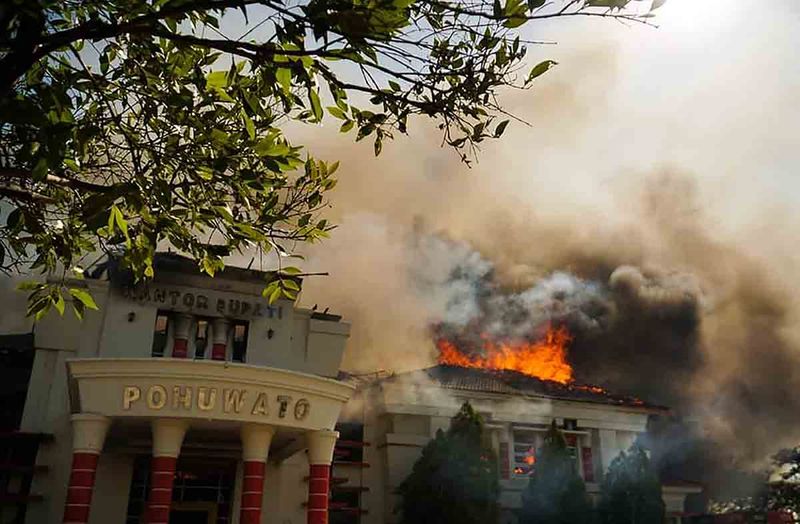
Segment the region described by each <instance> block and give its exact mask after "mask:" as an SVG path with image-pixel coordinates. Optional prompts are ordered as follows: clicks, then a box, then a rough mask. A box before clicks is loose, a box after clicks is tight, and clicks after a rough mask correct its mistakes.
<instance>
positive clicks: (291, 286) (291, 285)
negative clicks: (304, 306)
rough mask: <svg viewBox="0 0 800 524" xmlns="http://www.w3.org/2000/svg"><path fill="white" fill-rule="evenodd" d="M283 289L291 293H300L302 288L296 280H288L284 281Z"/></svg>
mask: <svg viewBox="0 0 800 524" xmlns="http://www.w3.org/2000/svg"><path fill="white" fill-rule="evenodd" d="M283 288H284V289H288V290H289V291H300V286H299V285H298V284H297V282H295V281H294V280H290V279H286V280H284V281H283Z"/></svg>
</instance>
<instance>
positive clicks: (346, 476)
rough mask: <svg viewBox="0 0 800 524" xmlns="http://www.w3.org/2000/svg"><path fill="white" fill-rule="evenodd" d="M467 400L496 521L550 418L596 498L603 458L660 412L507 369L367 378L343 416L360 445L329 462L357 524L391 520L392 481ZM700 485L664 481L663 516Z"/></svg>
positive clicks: (513, 496)
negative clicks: (491, 478) (475, 415)
mask: <svg viewBox="0 0 800 524" xmlns="http://www.w3.org/2000/svg"><path fill="white" fill-rule="evenodd" d="M465 401H469V402H470V403H471V404H472V406H473V408H475V409H476V411H478V412H479V413H480V414H481V415H482V417H483V419H484V421H485V427H486V429H487V430H488V432H489V435H490V438H491V442H492V447H493V449H494V451H495V453H496V454H497V456H498V457H499V468H498V469H499V474H500V479H499V482H500V488H501V495H500V505H501V511H502V516H501V524H514V523H515V522H516V516H515V513H516V510H518V509H519V508H520V507H521V503H522V500H521V498H522V497H521V496H522V491H523V490H524V489H525V487H526V486H527V482H528V476H529V474H530V472H531V468H532V466H533V464H534V463H535V458H536V457H535V453H536V449H537V448H538V447H539V446H540V445H541V444H542V439H543V437H544V434H545V432H546V431H547V429H548V427H549V426H550V424H551V423H552V421H553V420H555V421H556V423H557V424H558V425H559V427H560V428H562V430H563V432H564V434H565V437H566V439H567V443H568V445H569V448H570V451H571V454H572V457H573V459H574V461H575V467H576V470H577V471H578V473H579V474H580V476H581V477H582V478H583V480H584V481H585V483H586V487H587V491H588V492H589V494H590V496H592V497H593V498H595V499H596V498H597V497H598V495H599V491H600V481H601V479H602V477H603V474H604V473H605V471H606V470H607V469H608V467H609V465H610V464H611V461H612V460H614V458H615V457H617V456H618V455H619V453H620V452H621V451H626V450H628V449H629V448H630V446H631V445H632V444H633V443H634V441H635V440H636V439H637V437H638V436H639V435H641V434H642V433H644V432H645V431H646V429H647V422H648V418H649V417H650V416H653V415H659V414H662V413H664V412H665V408H663V407H659V406H652V405H649V404H647V403H645V402H642V401H641V400H638V399H632V398H626V397H620V396H614V395H610V394H608V393H606V392H603V391H601V390H599V389H597V388H581V387H571V386H562V385H559V384H556V383H552V382H544V381H540V380H538V379H535V378H532V377H528V376H526V375H521V374H519V373H514V372H502V373H498V372H487V371H483V370H476V369H465V368H458V367H451V366H436V367H432V368H429V369H424V370H419V371H414V372H410V373H403V374H398V375H392V376H390V377H387V378H382V379H378V380H375V381H371V382H370V383H368V384H366V385H364V386H362V387H361V388H359V391H358V392H357V393H356V395H355V396H354V397H353V399H352V400H351V401H350V403H349V404H348V406H347V407H346V410H345V412H344V413H343V417H342V419H343V420H348V421H350V422H351V424H352V425H353V426H354V427H361V428H362V429H361V430H362V431H363V440H364V442H365V444H368V445H365V446H364V447H363V451H362V452H361V454H360V455H359V460H352V461H349V462H348V461H341V462H337V460H336V459H335V460H334V473H333V476H334V478H335V480H336V482H337V483H338V484H339V485H342V486H345V487H346V486H351V487H352V488H351V489H352V490H354V491H356V492H358V493H359V497H358V498H356V497H352V496H351V500H350V501H348V503H349V504H350V505H353V504H355V503H358V504H359V507H360V509H361V520H360V524H392V523H395V522H397V521H398V518H399V515H398V514H397V513H396V512H395V508H396V507H397V506H398V502H399V500H398V498H397V495H396V494H395V493H396V490H397V488H398V486H399V485H400V483H401V482H402V481H403V480H404V479H405V478H406V477H407V476H408V474H409V473H410V472H411V469H412V467H413V465H414V462H415V461H416V460H417V458H418V457H419V456H420V454H421V452H422V448H423V447H424V446H425V445H426V444H427V443H428V442H429V441H430V440H431V439H432V438H433V437H434V436H435V435H436V432H437V431H438V430H440V429H441V430H444V431H446V430H447V428H448V427H449V425H450V421H451V418H452V417H453V416H454V415H455V414H456V413H457V412H458V410H459V408H460V407H461V405H462V404H463V403H464V402H465ZM360 424H363V426H359V425H360ZM343 427H344V425H343ZM346 452H347V450H345V449H342V450H341V451H340V453H341V454H346ZM362 457H363V458H362ZM700 491H701V488H700V487H699V486H697V485H691V484H681V485H665V486H662V494H663V498H664V502H665V506H666V508H667V513H668V515H669V517H670V519H669V520H670V522H680V515H682V514H683V511H684V501H685V499H686V497H687V495H689V494H692V493H699V492H700ZM335 497H336V492H335V491H334V499H335ZM350 522H355V520H351V521H350Z"/></svg>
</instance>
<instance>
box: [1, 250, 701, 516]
mask: <svg viewBox="0 0 800 524" xmlns="http://www.w3.org/2000/svg"><path fill="white" fill-rule="evenodd" d="M156 275H157V278H156V280H155V281H154V282H152V283H150V284H149V285H148V286H147V287H141V286H139V287H136V286H131V285H128V284H127V283H126V279H125V275H124V274H120V273H118V272H116V271H114V267H113V265H111V266H109V267H108V268H106V269H104V270H102V271H97V272H95V274H94V275H93V278H88V279H86V280H85V281H82V284H81V285H85V286H86V287H87V288H88V290H89V291H91V293H92V296H93V297H94V298H95V300H96V301H97V303H98V306H99V310H98V311H88V312H87V314H86V317H85V319H84V320H83V321H82V322H79V321H77V320H75V319H73V318H71V317H70V316H69V312H67V313H66V314H65V315H64V316H63V317H61V316H59V315H58V314H55V313H51V314H50V315H48V316H47V317H45V318H44V319H43V320H41V321H40V322H38V323H37V324H36V325H32V324H31V323H30V322H29V321H28V320H26V319H25V317H24V311H25V307H24V305H25V304H24V298H25V297H24V294H22V293H19V292H17V291H15V290H14V289H13V288H12V287H11V286H5V287H2V288H0V296H2V300H3V302H4V305H5V307H3V308H2V311H0V363H2V372H1V373H0V377H1V381H2V386H1V387H0V446H2V453H3V458H2V459H0V522H2V523H3V524H7V523H8V524H10V523H13V524H57V523H71V524H79V523H80V524H83V523H90V524H123V523H124V524H161V523H167V522H169V523H171V524H229V523H230V524H300V523H303V522H307V523H308V524H323V523H326V522H328V521H330V523H331V524H393V523H395V522H397V520H398V515H397V514H396V513H395V508H396V506H397V502H398V501H397V497H396V495H395V490H396V488H397V487H398V486H399V484H400V483H401V482H402V481H403V479H405V477H406V476H407V475H408V473H409V472H410V471H411V468H412V466H413V464H414V462H415V461H416V459H417V458H418V457H419V455H420V452H421V450H422V448H423V447H424V446H425V445H426V444H427V442H428V441H429V440H430V439H431V438H432V437H433V436H434V435H435V434H436V431H437V430H439V429H443V430H446V429H447V427H448V426H449V424H450V420H451V418H452V417H453V415H455V413H456V412H457V411H458V409H459V408H460V406H461V404H462V403H463V402H464V401H467V400H468V401H470V402H471V403H472V405H473V406H474V407H475V408H476V409H477V410H478V411H479V412H480V413H481V414H482V415H483V417H484V419H485V420H486V426H487V428H488V430H489V432H490V436H491V441H492V445H493V448H494V451H495V452H496V453H497V456H498V457H499V466H500V467H499V468H498V469H499V474H500V479H499V482H500V485H501V488H502V491H501V500H500V503H501V506H502V517H501V523H500V524H514V522H515V520H516V519H515V510H516V509H518V508H519V507H520V504H521V493H522V490H523V489H524V487H525V485H526V483H527V476H528V474H529V473H530V470H531V466H532V464H533V463H534V462H535V450H536V449H537V448H538V447H539V445H540V443H541V439H542V436H543V435H544V432H545V431H546V429H547V427H548V425H549V424H550V423H551V421H553V420H555V421H556V422H557V423H558V424H559V426H561V427H562V428H563V430H564V432H565V434H566V437H567V440H568V443H569V445H570V450H571V452H572V456H573V458H574V460H575V467H576V469H577V471H578V472H579V473H580V475H581V476H582V478H583V479H584V480H585V481H586V484H587V488H588V490H589V492H590V494H592V495H594V496H596V495H597V494H598V492H599V482H600V481H601V479H602V476H603V474H604V472H605V471H606V470H607V468H608V466H609V464H610V463H611V461H612V460H613V459H614V458H615V457H616V456H617V455H618V454H619V452H620V451H622V450H626V449H628V447H629V446H630V445H631V444H632V443H633V442H634V440H635V439H636V438H637V436H638V435H639V434H641V433H643V432H644V431H645V430H646V427H647V421H648V417H650V416H652V415H657V414H659V413H662V412H663V410H664V408H661V407H658V406H651V405H648V404H646V403H644V402H642V401H639V400H636V399H631V398H624V397H616V396H613V395H609V394H607V393H605V392H602V391H600V390H597V389H593V388H581V387H570V386H561V385H558V384H555V383H551V382H543V381H539V380H537V379H534V378H532V377H528V376H525V375H519V374H516V373H492V372H485V371H482V370H475V369H464V368H456V367H448V366H437V367H433V368H429V369H425V370H419V371H415V372H410V373H403V374H398V375H392V376H382V377H373V379H371V380H364V379H361V380H356V379H354V377H352V376H348V375H343V374H342V373H340V371H339V365H340V362H341V358H342V353H343V351H344V348H345V342H346V339H347V337H348V334H349V325H348V324H347V323H345V322H342V321H341V319H340V318H339V317H338V316H336V315H331V314H328V313H327V312H325V313H320V312H317V311H312V310H308V309H302V308H299V307H297V306H296V305H295V304H293V303H291V302H289V301H284V300H281V301H278V302H277V303H275V304H273V305H272V306H268V305H267V303H266V301H265V300H264V298H263V297H262V296H261V292H262V289H263V286H264V282H265V278H266V276H267V275H265V274H264V273H261V272H256V271H250V270H245V269H237V268H228V269H226V270H225V271H224V272H222V273H221V274H218V275H217V276H216V277H215V278H213V279H212V278H208V277H203V276H201V275H199V274H198V272H197V271H196V266H195V265H194V264H193V263H192V262H190V261H189V260H187V259H183V258H181V257H178V256H175V255H168V254H162V255H159V256H157V258H156ZM698 491H699V488H698V487H697V486H687V485H682V486H664V489H663V494H664V500H665V503H666V506H667V509H668V511H669V512H670V513H671V514H672V515H678V514H679V513H680V512H681V511H683V506H684V499H685V498H686V496H687V494H690V493H695V492H698Z"/></svg>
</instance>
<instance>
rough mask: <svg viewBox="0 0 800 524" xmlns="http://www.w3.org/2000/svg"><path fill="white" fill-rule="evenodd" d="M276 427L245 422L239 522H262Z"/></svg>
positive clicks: (250, 523)
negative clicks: (266, 481) (269, 461)
mask: <svg viewBox="0 0 800 524" xmlns="http://www.w3.org/2000/svg"><path fill="white" fill-rule="evenodd" d="M274 434H275V428H274V427H272V426H267V425H266V424H243V425H242V429H241V437H242V498H241V501H242V502H241V506H240V510H239V524H259V523H260V522H261V501H262V500H263V498H264V472H265V471H266V467H267V455H268V454H269V446H270V444H271V443H272V436H273V435H274Z"/></svg>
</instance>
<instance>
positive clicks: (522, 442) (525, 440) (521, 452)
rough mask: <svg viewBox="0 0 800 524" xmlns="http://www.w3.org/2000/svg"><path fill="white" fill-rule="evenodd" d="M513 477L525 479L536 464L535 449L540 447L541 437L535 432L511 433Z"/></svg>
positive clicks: (517, 431)
mask: <svg viewBox="0 0 800 524" xmlns="http://www.w3.org/2000/svg"><path fill="white" fill-rule="evenodd" d="M513 437H514V443H513V450H514V451H513V453H514V470H513V471H514V475H515V476H517V477H527V476H529V475H530V474H531V473H532V472H533V467H534V465H535V464H536V449H537V448H538V447H539V446H540V445H541V435H540V434H539V433H538V432H536V431H519V430H515V431H514V432H513Z"/></svg>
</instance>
